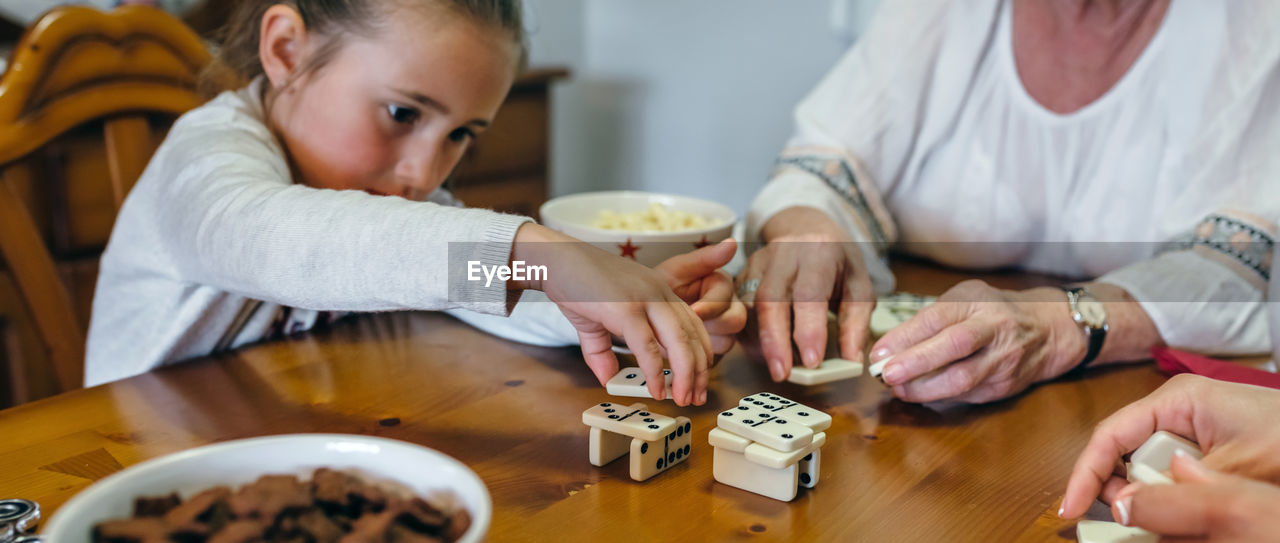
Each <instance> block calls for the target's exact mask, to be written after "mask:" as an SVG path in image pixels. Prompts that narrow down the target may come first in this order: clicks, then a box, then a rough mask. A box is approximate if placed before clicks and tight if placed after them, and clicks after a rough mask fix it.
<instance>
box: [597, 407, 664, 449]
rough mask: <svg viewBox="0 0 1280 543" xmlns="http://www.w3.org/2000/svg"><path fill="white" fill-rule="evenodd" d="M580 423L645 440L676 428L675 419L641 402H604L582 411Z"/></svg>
mask: <svg viewBox="0 0 1280 543" xmlns="http://www.w3.org/2000/svg"><path fill="white" fill-rule="evenodd" d="M582 423H583V424H586V425H587V426H591V427H593V428H600V429H601V430H606V431H609V432H613V433H615V434H622V435H624V436H630V437H634V438H638V439H643V440H645V441H654V440H656V439H659V438H661V437H662V436H663V435H665V434H666V433H667V432H670V431H672V430H675V429H676V419H673V418H671V417H668V416H664V415H659V414H657V413H653V412H650V411H649V408H648V407H646V406H645V404H642V403H636V404H631V405H630V406H625V407H624V406H623V405H621V404H616V403H612V402H605V403H600V404H596V405H593V406H591V408H590V409H587V410H586V411H583V412H582Z"/></svg>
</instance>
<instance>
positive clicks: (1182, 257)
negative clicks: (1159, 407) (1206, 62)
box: [1099, 2, 1280, 355]
mask: <svg viewBox="0 0 1280 543" xmlns="http://www.w3.org/2000/svg"><path fill="white" fill-rule="evenodd" d="M1232 7H1233V8H1236V9H1233V10H1231V11H1230V13H1231V15H1232V17H1233V18H1234V19H1233V20H1232V24H1233V27H1232V29H1233V31H1232V32H1231V33H1229V35H1230V36H1232V38H1231V40H1230V41H1229V42H1228V43H1227V44H1226V46H1227V47H1229V48H1230V49H1229V51H1230V54H1229V55H1228V58H1232V59H1235V60H1236V62H1232V63H1224V64H1223V65H1221V66H1220V67H1219V69H1220V70H1221V73H1218V74H1214V75H1213V76H1214V77H1215V78H1217V79H1218V80H1220V81H1224V82H1231V84H1225V83H1224V84H1222V85H1219V86H1218V88H1217V90H1216V91H1215V94H1213V95H1211V96H1209V98H1208V100H1206V103H1205V109H1206V113H1205V115H1206V117H1207V118H1208V119H1209V122H1207V123H1205V129H1204V130H1201V131H1199V132H1198V133H1197V139H1196V140H1194V141H1193V142H1192V143H1191V144H1190V145H1189V146H1188V151H1187V152H1185V153H1184V156H1182V157H1180V159H1179V160H1178V161H1177V162H1176V163H1175V164H1174V166H1173V170H1174V171H1176V172H1178V173H1179V175H1181V176H1185V177H1186V178H1187V179H1188V180H1189V182H1188V183H1187V185H1186V187H1187V188H1186V189H1184V190H1183V191H1182V192H1181V193H1180V195H1179V196H1178V198H1176V199H1175V200H1174V201H1173V202H1172V204H1171V207H1172V208H1173V210H1172V212H1171V213H1170V216H1171V217H1188V216H1193V217H1194V216H1199V217H1201V218H1200V219H1199V221H1198V222H1196V223H1194V224H1187V223H1182V224H1172V223H1171V224H1168V225H1161V226H1164V227H1163V228H1161V230H1165V231H1169V232H1180V233H1179V234H1176V235H1173V236H1172V237H1171V239H1168V240H1167V242H1166V243H1165V245H1164V247H1163V251H1162V252H1161V253H1160V254H1158V255H1157V256H1156V257H1155V258H1153V259H1150V260H1146V261H1141V262H1136V263H1134V264H1132V265H1130V266H1126V267H1123V268H1120V269H1118V270H1115V271H1112V272H1110V273H1108V274H1106V275H1104V276H1102V277H1101V278H1100V279H1099V281H1102V282H1107V283H1111V284H1115V285H1118V286H1120V287H1122V288H1124V289H1125V290H1126V291H1128V292H1129V294H1130V295H1132V296H1133V298H1134V299H1135V300H1137V301H1138V302H1139V303H1140V304H1141V305H1142V307H1143V309H1144V310H1145V311H1146V313H1147V315H1148V316H1149V317H1150V318H1151V320H1152V322H1153V323H1154V324H1155V325H1156V328H1157V329H1158V330H1159V331H1160V335H1161V337H1162V338H1163V339H1164V341H1165V342H1166V343H1167V344H1169V345H1170V346H1172V347H1175V348H1179V349H1185V350H1189V351H1196V352H1201V353H1206V354H1220V355H1235V354H1256V353H1264V352H1268V351H1270V350H1271V347H1272V345H1271V340H1272V338H1270V337H1269V333H1268V317H1267V305H1268V302H1267V296H1268V292H1267V290H1268V281H1270V282H1271V284H1272V285H1275V284H1276V283H1277V281H1276V280H1275V279H1274V278H1273V277H1272V275H1273V274H1275V273H1276V270H1275V269H1274V268H1273V266H1274V263H1275V261H1276V259H1275V257H1276V255H1275V245H1276V238H1277V235H1278V234H1280V227H1278V223H1280V153H1277V152H1276V149H1280V38H1277V36H1276V35H1275V33H1274V32H1272V31H1271V29H1270V27H1269V24H1268V21H1274V20H1275V18H1276V17H1277V16H1280V6H1277V5H1276V4H1275V3H1273V2H1253V3H1246V2H1241V3H1239V4H1233V5H1232ZM1273 288H1274V287H1273ZM1270 296H1271V297H1272V298H1271V299H1273V300H1275V299H1280V294H1277V293H1275V292H1272V293H1270ZM1278 329H1280V328H1278Z"/></svg>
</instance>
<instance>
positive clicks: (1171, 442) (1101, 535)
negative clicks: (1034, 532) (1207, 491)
mask: <svg viewBox="0 0 1280 543" xmlns="http://www.w3.org/2000/svg"><path fill="white" fill-rule="evenodd" d="M1179 450H1181V451H1183V452H1185V453H1186V454H1189V455H1191V456H1194V457H1196V458H1204V454H1203V453H1201V452H1200V446H1199V445H1196V444H1195V443H1193V442H1191V441H1188V440H1186V439H1183V438H1181V437H1178V436H1176V435H1173V434H1171V433H1169V432H1165V431H1163V430H1161V431H1159V432H1156V433H1155V434H1154V435H1152V436H1151V437H1150V438H1149V439H1147V441H1146V443H1143V444H1142V446H1141V447H1138V450H1136V451H1133V454H1131V455H1129V462H1128V463H1127V464H1125V467H1126V471H1128V474H1129V475H1128V479H1129V482H1131V483H1135V482H1141V483H1143V484H1148V485H1168V484H1173V479H1172V478H1170V477H1169V462H1170V461H1172V460H1173V455H1174V453H1175V452H1176V451H1179ZM1076 538H1077V539H1078V540H1079V541H1081V542H1082V543H1113V542H1124V543H1147V542H1150V543H1155V542H1156V541H1158V540H1159V539H1160V538H1159V536H1157V535H1155V534H1153V533H1151V532H1148V531H1146V530H1143V529H1141V528H1134V527H1131V526H1123V525H1120V524H1116V523H1114V522H1103V521H1096V520H1082V521H1080V523H1079V524H1076Z"/></svg>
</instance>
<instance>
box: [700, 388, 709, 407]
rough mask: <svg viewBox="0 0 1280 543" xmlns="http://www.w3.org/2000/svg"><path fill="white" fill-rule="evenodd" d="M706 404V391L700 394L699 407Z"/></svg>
mask: <svg viewBox="0 0 1280 543" xmlns="http://www.w3.org/2000/svg"><path fill="white" fill-rule="evenodd" d="M704 403H707V391H705V390H704V391H702V392H699V393H698V405H702V404H704Z"/></svg>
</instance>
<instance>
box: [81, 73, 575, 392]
mask: <svg viewBox="0 0 1280 543" xmlns="http://www.w3.org/2000/svg"><path fill="white" fill-rule="evenodd" d="M456 204H457V203H456V201H454V200H453V198H452V197H451V196H450V195H449V194H448V193H447V192H445V191H443V190H437V191H436V192H435V193H433V194H432V195H431V196H430V198H429V199H428V201H426V202H413V201H409V200H405V199H403V198H399V197H387V196H372V195H369V194H366V193H364V192H360V191H335V190H322V189H314V188H310V187H307V186H303V185H300V184H295V183H294V182H293V179H292V177H291V175H290V170H289V165H288V163H287V162H286V159H285V155H284V152H283V150H282V148H281V147H280V144H279V142H277V141H276V139H275V138H274V136H273V135H272V134H271V132H270V130H269V129H268V127H267V126H266V124H265V117H264V114H263V108H262V101H261V83H258V82H255V83H254V84H253V85H250V86H249V87H246V88H245V89H241V90H240V91H236V92H226V93H223V94H222V95H221V96H219V97H218V98H216V99H214V100H213V101H211V102H209V103H208V104H205V105H204V106H201V107H199V108H197V109H195V110H193V111H191V112H189V113H187V114H186V115H184V116H182V118H180V119H179V120H178V121H177V123H175V124H174V126H173V128H172V130H171V131H170V132H169V136H168V137H167V138H166V139H165V141H164V143H163V144H162V145H161V146H160V148H159V149H158V150H157V151H156V154H155V156H154V157H153V158H152V160H151V163H150V164H149V165H148V166H147V169H146V171H145V172H144V173H143V174H142V177H141V178H140V179H139V180H138V183H137V185H136V186H135V187H134V188H133V190H132V192H130V194H129V197H128V198H127V199H126V200H125V203H124V206H123V207H122V208H121V210H120V215H119V217H118V218H117V220H116V224H115V228H114V230H113V231H112V235H111V240H110V242H109V243H108V245H107V249H106V252H105V253H104V254H103V257H102V265H101V272H100V274H99V276H98V286H97V291H96V295H95V297H94V301H93V317H92V320H91V322H90V326H89V341H88V354H87V360H86V364H85V384H86V385H87V386H92V385H96V384H99V383H104V382H108V381H113V380H116V379H120V378H124V377H128V376H131V375H135V374H138V373H142V372H145V371H148V370H150V369H152V368H155V367H157V366H160V365H163V364H167V363H170V362H174V361H178V360H182V359H185V358H191V357H196V356H203V355H206V354H210V353H211V352H213V351H215V349H221V348H234V347H237V346H240V345H244V344H247V343H251V342H255V341H259V340H262V339H268V338H270V337H273V336H275V335H279V334H285V333H292V332H296V331H299V330H304V329H307V328H310V327H311V326H314V325H315V324H316V323H319V322H323V321H325V320H326V319H329V318H332V315H333V313H329V312H345V311H388V310H406V309H465V310H470V311H475V312H480V313H485V314H490V315H506V314H508V313H509V312H510V310H511V307H512V297H510V296H508V294H507V292H506V284H505V282H503V281H501V280H498V279H495V280H494V281H493V283H492V284H491V285H490V286H489V287H488V288H486V287H485V286H484V284H483V283H472V282H467V281H462V280H460V279H465V277H459V276H460V275H462V274H459V273H458V267H457V266H459V265H461V266H465V262H467V261H472V260H476V261H480V262H481V263H483V264H484V265H486V266H495V265H505V264H507V262H508V259H509V256H510V252H511V243H512V240H513V239H514V237H515V233H516V230H517V229H518V228H519V227H520V225H521V224H523V223H525V222H527V221H530V220H531V219H529V218H527V217H519V216H514V215H504V214H500V213H496V212H493V211H488V210H481V209H465V208H461V207H457V206H456ZM451 242H453V243H451ZM451 269H452V270H453V271H454V274H453V275H452V277H453V278H454V280H453V282H452V285H451V282H450V277H451V275H450V270H451ZM539 294H540V293H539ZM539 305H542V306H552V307H554V304H550V303H545V304H539ZM549 309H551V307H544V308H543V310H542V311H541V313H547V314H558V311H555V312H553V313H550V312H548V311H547V310H549ZM503 320H504V321H505V319H503ZM491 322H496V321H491ZM560 330H561V331H562V332H563V327H561V328H560Z"/></svg>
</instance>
